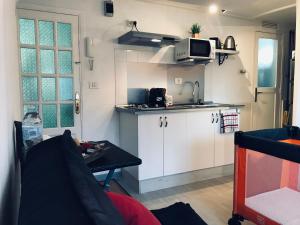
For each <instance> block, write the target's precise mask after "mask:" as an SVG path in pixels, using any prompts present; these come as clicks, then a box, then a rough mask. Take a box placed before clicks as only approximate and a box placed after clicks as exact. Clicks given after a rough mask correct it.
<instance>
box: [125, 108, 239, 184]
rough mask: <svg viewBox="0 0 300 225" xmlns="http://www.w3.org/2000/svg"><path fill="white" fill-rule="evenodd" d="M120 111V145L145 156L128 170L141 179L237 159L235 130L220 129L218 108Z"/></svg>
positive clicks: (231, 162)
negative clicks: (222, 132) (148, 112)
mask: <svg viewBox="0 0 300 225" xmlns="http://www.w3.org/2000/svg"><path fill="white" fill-rule="evenodd" d="M121 114H122V115H121V117H120V144H121V147H122V148H124V149H125V150H127V151H128V152H130V153H132V154H134V155H136V156H137V157H139V158H141V159H142V164H141V165H140V166H138V167H132V168H131V167H130V168H127V169H125V170H126V171H127V172H128V173H130V174H131V175H132V176H133V177H134V178H136V179H137V180H139V181H143V180H148V179H152V178H159V177H163V176H168V175H174V174H180V173H186V172H190V171H196V170H201V169H207V168H212V167H219V166H224V165H229V164H233V163H234V134H221V133H220V116H219V109H213V110H199V111H193V112H172V113H164V114H142V115H134V114H129V113H121Z"/></svg>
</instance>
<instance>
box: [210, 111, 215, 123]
mask: <svg viewBox="0 0 300 225" xmlns="http://www.w3.org/2000/svg"><path fill="white" fill-rule="evenodd" d="M211 116H212V120H211V123H214V122H215V114H213V113H212V114H211Z"/></svg>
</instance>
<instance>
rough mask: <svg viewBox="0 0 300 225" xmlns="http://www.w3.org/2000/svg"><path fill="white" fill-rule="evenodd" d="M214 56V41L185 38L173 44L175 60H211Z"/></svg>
mask: <svg viewBox="0 0 300 225" xmlns="http://www.w3.org/2000/svg"><path fill="white" fill-rule="evenodd" d="M215 58H216V41H215V40H208V39H196V38H187V39H184V40H181V41H180V42H178V43H176V45H175V60H176V61H183V60H187V59H198V60H211V59H215Z"/></svg>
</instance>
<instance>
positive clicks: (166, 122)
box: [165, 117, 168, 127]
mask: <svg viewBox="0 0 300 225" xmlns="http://www.w3.org/2000/svg"><path fill="white" fill-rule="evenodd" d="M165 127H168V117H165Z"/></svg>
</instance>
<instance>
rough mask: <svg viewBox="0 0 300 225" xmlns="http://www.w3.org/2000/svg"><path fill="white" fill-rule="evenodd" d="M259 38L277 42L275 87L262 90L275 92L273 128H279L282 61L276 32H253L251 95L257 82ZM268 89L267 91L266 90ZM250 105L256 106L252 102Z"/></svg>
mask: <svg viewBox="0 0 300 225" xmlns="http://www.w3.org/2000/svg"><path fill="white" fill-rule="evenodd" d="M259 38H269V39H276V40H277V41H278V49H277V77H276V82H275V83H276V86H275V88H263V89H264V92H273V90H274V92H275V98H274V122H273V126H274V127H275V128H276V127H280V121H279V120H280V113H279V111H280V87H281V84H280V82H281V76H282V71H281V67H282V65H281V61H282V60H281V59H282V44H281V36H280V35H279V34H278V33H276V32H264V31H256V32H255V47H254V49H255V52H254V73H253V75H254V76H253V79H252V82H253V86H252V93H253V96H255V95H256V88H257V82H258V40H259ZM260 89H261V88H257V91H260ZM268 89H269V90H268ZM254 98H255V97H254ZM252 104H256V102H255V101H254V102H253V103H252ZM251 127H252V129H254V107H253V106H252V107H251Z"/></svg>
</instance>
